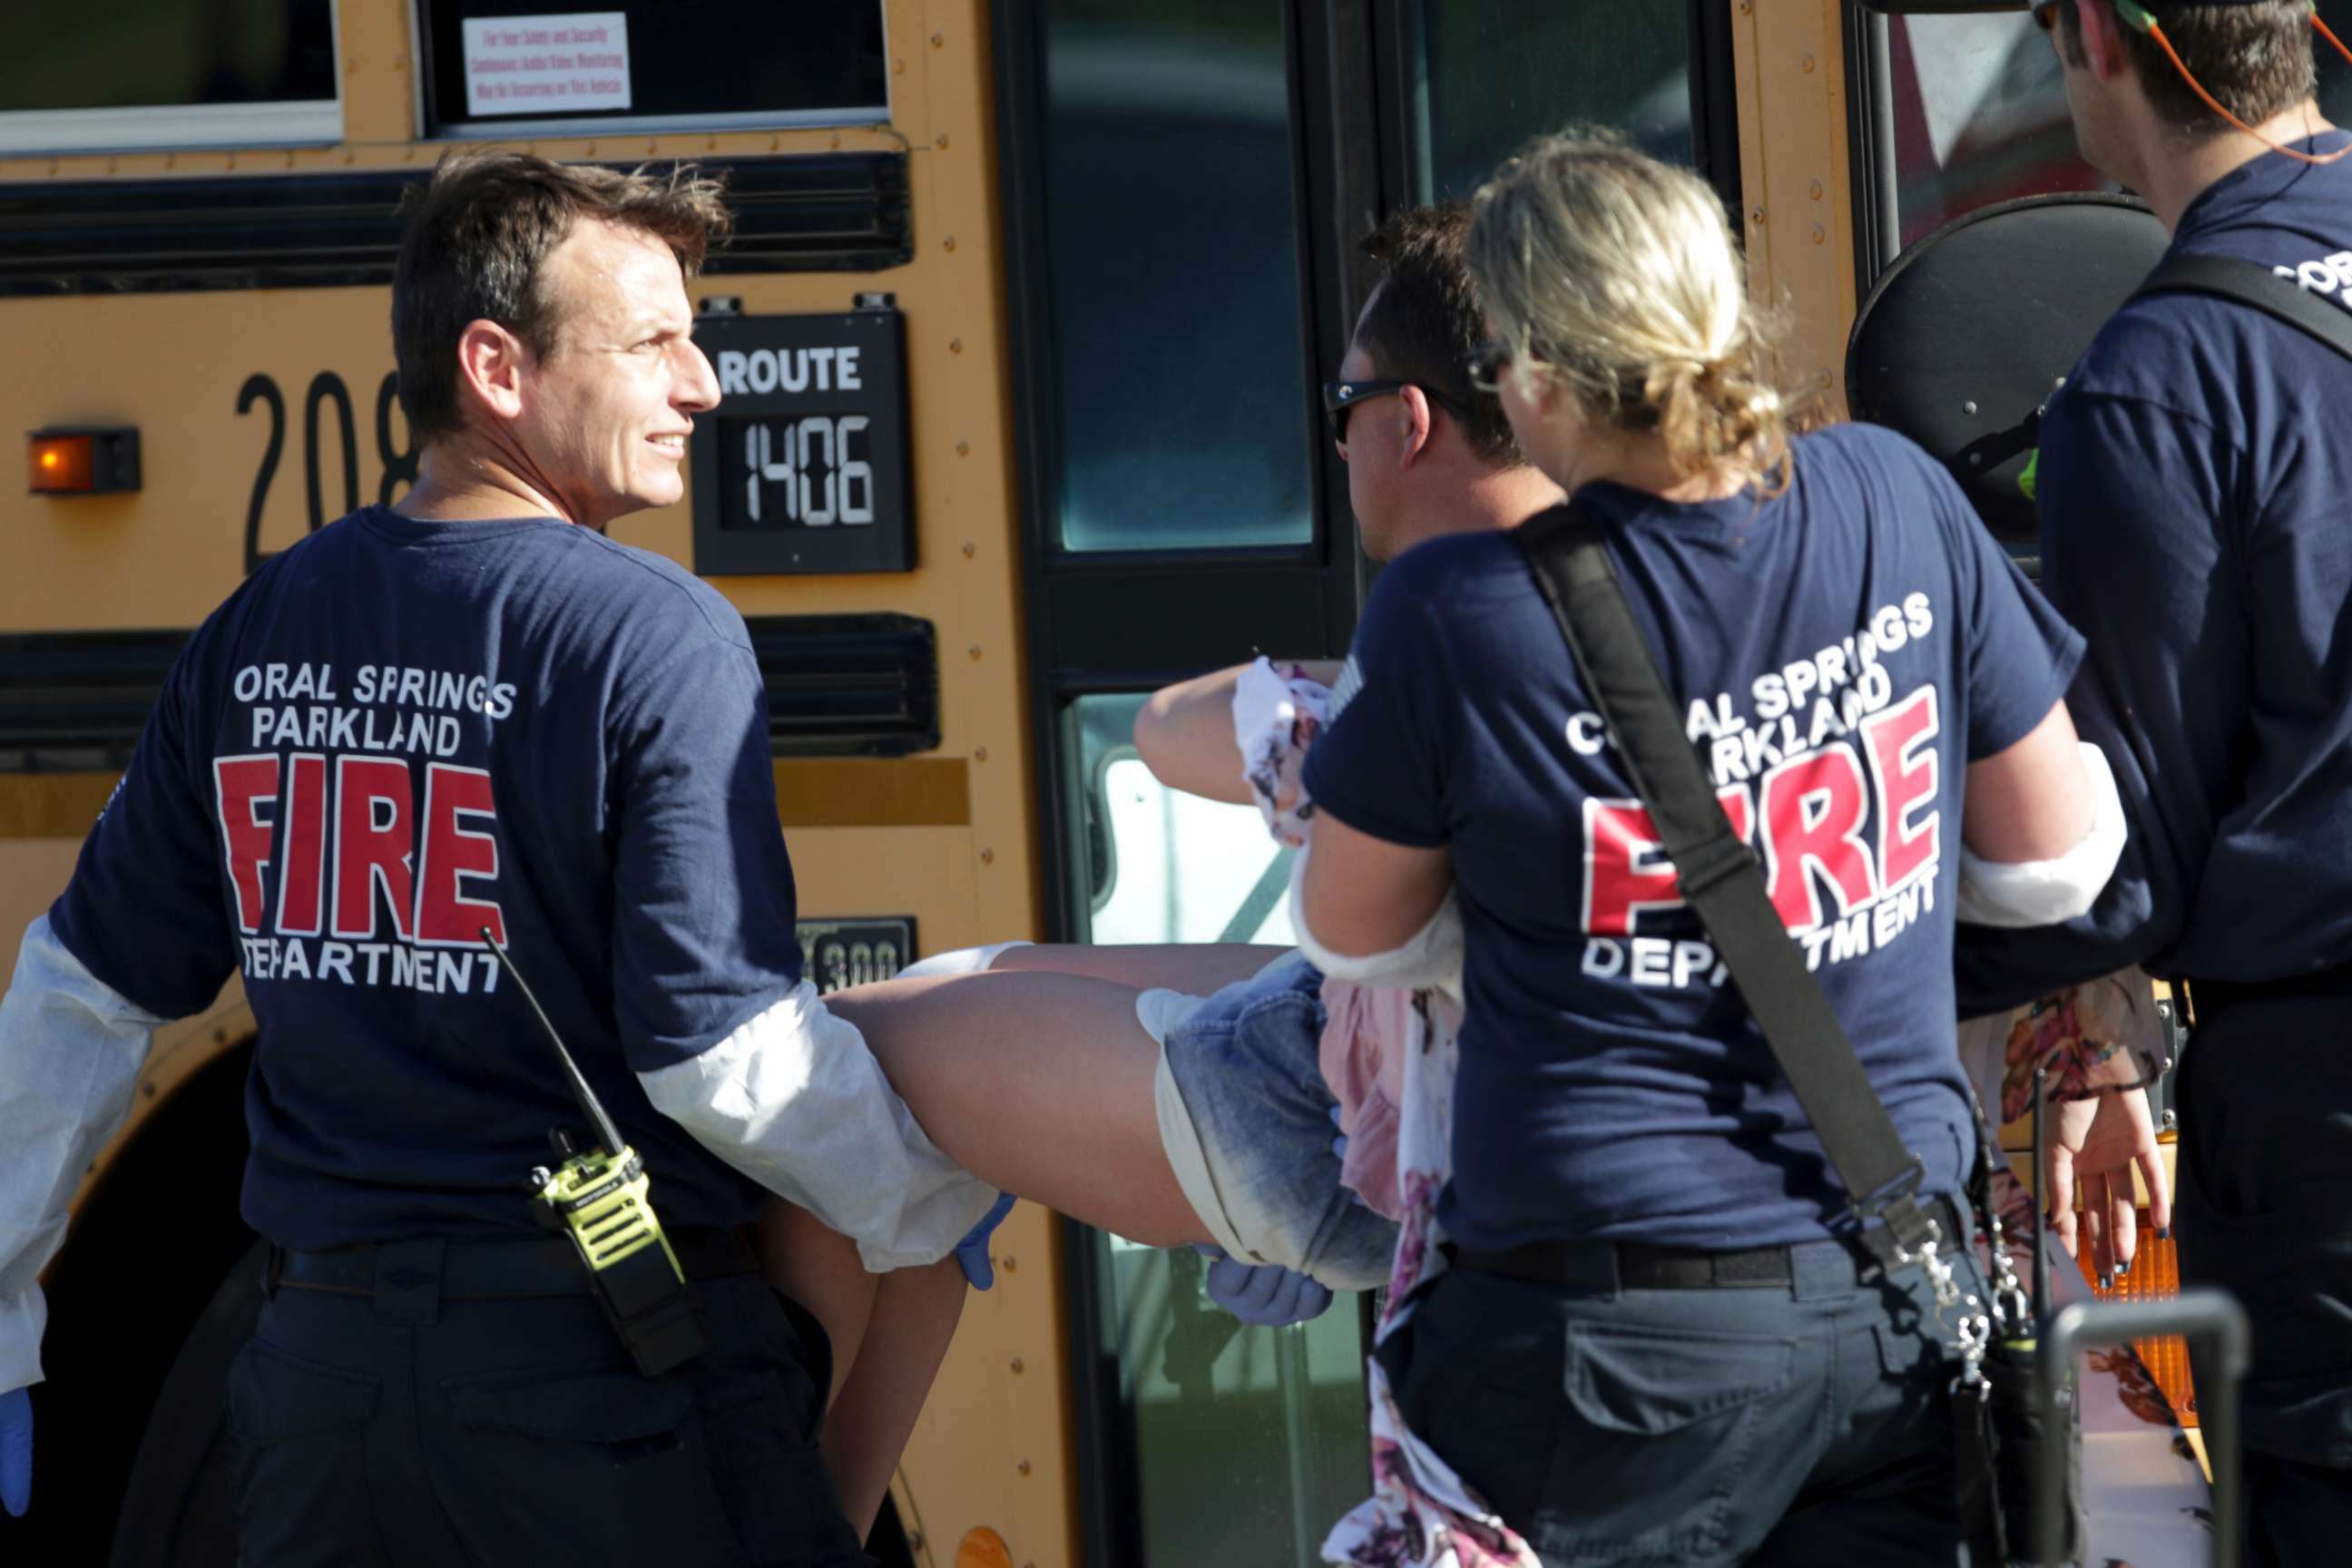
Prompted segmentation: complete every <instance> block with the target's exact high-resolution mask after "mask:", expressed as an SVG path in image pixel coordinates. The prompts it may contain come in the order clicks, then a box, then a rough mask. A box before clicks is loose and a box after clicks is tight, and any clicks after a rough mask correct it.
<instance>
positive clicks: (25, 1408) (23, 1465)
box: [0, 1388, 33, 1519]
mask: <svg viewBox="0 0 2352 1568" xmlns="http://www.w3.org/2000/svg"><path fill="white" fill-rule="evenodd" d="M32 1506H33V1391H32V1390H31V1389H29V1388H12V1389H10V1390H9V1391H8V1392H7V1393H5V1394H0V1507H5V1508H6V1509H7V1510H8V1511H9V1512H10V1513H12V1514H14V1515H15V1516H16V1518H18V1519H22V1518H24V1517H25V1510H26V1509H28V1508H30V1507H32Z"/></svg>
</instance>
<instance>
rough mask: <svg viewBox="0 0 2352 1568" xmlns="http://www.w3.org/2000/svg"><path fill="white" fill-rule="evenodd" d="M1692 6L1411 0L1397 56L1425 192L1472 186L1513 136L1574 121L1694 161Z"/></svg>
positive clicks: (1449, 192)
mask: <svg viewBox="0 0 2352 1568" xmlns="http://www.w3.org/2000/svg"><path fill="white" fill-rule="evenodd" d="M1690 10H1691V7H1690V6H1689V5H1687V4H1685V0H1619V3H1618V4H1615V5H1552V6H1544V7H1529V6H1525V5H1520V4H1519V3H1518V0H1442V3H1441V0H1411V3H1410V4H1408V5H1406V7H1405V15H1406V19H1405V35H1406V36H1405V47H1406V67H1407V70H1408V72H1409V73H1410V74H1409V80H1410V82H1411V92H1412V98H1411V109H1410V112H1411V115H1412V121H1411V123H1412V130H1413V145H1412V156H1413V160H1414V175H1415V181H1416V184H1417V186H1418V188H1419V190H1420V192H1421V193H1422V195H1423V198H1424V199H1428V200H1441V201H1442V200H1446V199H1450V198H1456V197H1465V196H1467V195H1470V194H1471V193H1472V192H1473V191H1475V190H1476V189H1477V187H1478V184H1479V182H1481V181H1483V180H1484V179H1486V176H1487V175H1488V174H1491V173H1493V172H1494V168H1495V165H1496V163H1500V162H1502V160H1503V159H1505V158H1507V157H1508V156H1509V155H1510V154H1511V152H1512V150H1513V149H1514V148H1516V147H1517V145H1518V144H1519V143H1520V142H1524V141H1526V140H1527V139H1528V137H1530V136H1535V135H1538V134H1540V133H1542V132H1547V131H1557V130H1559V128H1560V127H1561V126H1563V125H1566V124H1569V123H1570V122H1572V121H1582V122H1585V123H1590V124H1596V125H1606V126H1611V127H1613V128H1615V129H1616V130H1619V131H1622V132H1624V133H1625V134H1626V136H1627V137H1628V138H1630V139H1631V140H1632V141H1633V144H1634V145H1636V146H1638V147H1640V148H1641V149H1642V150H1643V152H1645V153H1650V154H1652V155H1653V156H1654V157H1659V158H1667V159H1671V160H1673V161H1674V162H1675V163H1690V162H1692V161H1693V153H1692V142H1691V101H1690V48H1691V42H1690Z"/></svg>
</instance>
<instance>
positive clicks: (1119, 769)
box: [1061, 695, 1370, 1568]
mask: <svg viewBox="0 0 2352 1568" xmlns="http://www.w3.org/2000/svg"><path fill="white" fill-rule="evenodd" d="M1142 706H1143V698H1142V697H1141V696H1140V695H1132V696H1129V695H1118V696H1093V697H1081V698H1079V699H1077V700H1076V701H1074V702H1072V703H1070V704H1069V705H1068V707H1067V708H1066V710H1064V714H1063V722H1062V727H1061V742H1062V746H1063V759H1062V763H1063V766H1064V767H1065V768H1066V770H1067V771H1068V773H1069V776H1070V784H1071V787H1070V788H1069V789H1068V791H1067V792H1066V796H1067V798H1069V799H1071V800H1073V801H1076V802H1077V803H1078V805H1077V807H1076V809H1077V812H1078V813H1079V815H1080V816H1081V818H1082V820H1081V821H1080V822H1079V823H1077V824H1074V825H1073V831H1072V833H1071V838H1072V840H1073V841H1074V842H1075V843H1076V845H1077V846H1078V847H1079V848H1078V853H1077V854H1076V855H1075V856H1074V857H1073V866H1072V877H1073V879H1074V881H1075V882H1076V886H1075V887H1074V888H1073V889H1072V892H1073V893H1074V894H1075V895H1076V897H1075V898H1074V900H1073V901H1074V902H1075V903H1076V907H1077V909H1078V910H1079V911H1080V922H1081V923H1080V929H1079V930H1078V931H1076V932H1075V933H1074V934H1075V935H1076V937H1077V938H1078V939H1079V940H1087V941H1093V942H1265V943H1271V944H1275V945H1277V946H1287V945H1289V944H1290V943H1291V942H1293V941H1294V940H1295V938H1294V935H1293V933H1292V931H1291V927H1290V921H1289V913H1288V909H1287V900H1286V899H1285V898H1283V897H1282V894H1283V893H1285V892H1286V891H1287V889H1288V887H1289V877H1288V868H1289V860H1288V854H1287V852H1286V851H1285V852H1282V853H1281V854H1278V855H1277V854H1276V852H1275V851H1274V849H1273V847H1272V846H1271V845H1270V844H1269V843H1268V842H1267V839H1266V837H1265V827H1264V826H1263V825H1262V824H1261V823H1260V822H1259V820H1258V816H1257V813H1256V812H1255V811H1254V810H1252V809H1251V808H1250V807H1248V806H1243V805H1217V804H1214V803H1213V802H1208V801H1202V800H1198V799H1194V798H1192V797H1189V796H1184V795H1178V794H1176V793H1175V792H1172V791H1170V790H1167V789H1164V788H1162V787H1161V786H1160V784H1159V783H1158V781H1157V780H1155V779H1153V778H1152V776H1151V774H1150V770H1148V769H1147V768H1145V767H1144V765H1143V763H1141V762H1140V761H1139V760H1138V759H1137V758H1136V755H1135V749H1134V746H1133V744H1132V743H1131V742H1130V741H1129V736H1130V735H1131V734H1132V733H1133V731H1134V728H1135V716H1136V713H1137V712H1138V710H1140V709H1141V707H1142ZM1076 1237H1077V1240H1076V1245H1079V1246H1083V1247H1086V1248H1087V1250H1088V1252H1089V1254H1090V1262H1089V1266H1088V1267H1087V1268H1086V1269H1085V1270H1084V1273H1085V1275H1086V1276H1087V1278H1091V1279H1093V1280H1095V1281H1096V1284H1097V1290H1098V1292H1099V1296H1100V1300H1099V1302H1098V1304H1097V1310H1096V1317H1095V1321H1096V1322H1097V1325H1098V1330H1097V1331H1098V1332H1099V1334H1100V1335H1101V1340H1102V1343H1103V1346H1104V1348H1105V1350H1106V1351H1108V1352H1109V1353H1111V1354H1112V1355H1114V1356H1116V1358H1117V1362H1118V1420H1119V1422H1120V1423H1121V1424H1122V1426H1124V1428H1125V1430H1124V1431H1123V1432H1122V1433H1121V1434H1120V1436H1119V1438H1118V1443H1119V1445H1120V1446H1121V1447H1126V1446H1128V1445H1131V1448H1130V1449H1129V1451H1131V1452H1132V1453H1133V1454H1134V1456H1135V1468H1134V1472H1133V1475H1132V1477H1131V1479H1130V1482H1129V1484H1130V1485H1131V1486H1132V1488H1133V1490H1132V1492H1131V1493H1128V1494H1126V1495H1123V1496H1122V1497H1121V1498H1120V1499H1119V1500H1118V1507H1117V1508H1116V1510H1115V1511H1116V1512H1117V1513H1118V1516H1119V1517H1118V1523H1117V1526H1116V1528H1117V1529H1118V1531H1123V1532H1124V1534H1123V1535H1122V1536H1121V1538H1120V1540H1119V1542H1118V1556H1117V1557H1116V1558H1115V1560H1116V1561H1118V1562H1121V1563H1136V1564H1138V1565H1139V1568H1170V1565H1181V1564H1187V1563H1208V1562H1222V1561H1226V1560H1229V1559H1230V1558H1231V1556H1232V1550H1233V1546H1232V1543H1233V1542H1237V1541H1254V1542H1274V1543H1276V1544H1274V1545H1272V1546H1270V1547H1267V1548H1266V1549H1265V1551H1264V1552H1263V1553H1262V1554H1261V1556H1260V1557H1259V1558H1257V1559H1253V1560H1254V1561H1255V1560H1262V1561H1265V1562H1286V1563H1312V1562H1315V1561H1316V1560H1317V1555H1318V1553H1317V1547H1318V1543H1319V1542H1321V1541H1322V1539H1323V1535H1324V1532H1325V1531H1327V1530H1328V1528H1329V1526H1330V1522H1331V1521H1333V1520H1334V1519H1337V1518H1339V1515H1341V1514H1342V1513H1345V1512H1346V1511H1347V1510H1349V1508H1351V1507H1353V1506H1354V1505H1355V1503H1356V1502H1357V1501H1358V1500H1359V1499H1360V1497H1361V1495H1362V1492H1363V1478H1364V1472H1365V1468H1366V1466H1367V1465H1368V1464H1369V1463H1370V1451H1369V1448H1368V1446H1367V1438H1366V1436H1365V1428H1364V1417H1363V1410H1364V1406H1363V1384H1362V1366H1363V1356H1364V1343H1363V1334H1362V1324H1361V1320H1360V1314H1359V1313H1358V1311H1357V1310H1355V1309H1356V1301H1355V1299H1353V1298H1348V1297H1343V1298H1341V1300H1339V1302H1338V1303H1337V1304H1336V1305H1334V1306H1333V1307H1332V1308H1331V1309H1330V1310H1328V1311H1327V1312H1325V1313H1324V1314H1323V1315H1322V1316H1321V1317H1319V1318H1317V1319H1315V1320H1313V1321H1309V1322H1307V1323H1302V1324H1297V1325H1295V1326H1293V1327H1290V1328H1284V1329H1270V1328H1245V1327H1244V1326H1243V1325H1242V1324H1241V1323H1240V1322H1239V1321H1236V1320H1235V1319H1234V1318H1233V1317H1232V1316H1231V1315H1230V1314H1228V1313H1226V1312H1225V1311H1223V1310H1222V1309H1220V1308H1219V1307H1217V1306H1216V1305H1215V1304H1214V1303H1213V1302H1212V1301H1211V1300H1209V1299H1208V1297H1207V1295H1206V1294H1205V1292H1204V1291H1203V1289H1202V1268H1203V1265H1202V1258H1200V1256H1199V1255H1198V1254H1196V1253H1194V1252H1192V1251H1191V1250H1189V1249H1184V1248H1179V1249H1177V1250H1175V1251H1172V1252H1168V1251H1161V1250H1160V1249H1158V1248H1154V1247H1138V1246H1135V1245H1134V1244H1132V1243H1130V1242H1128V1241H1126V1240H1124V1239H1122V1238H1120V1237H1114V1236H1110V1235H1108V1234H1106V1233H1104V1232H1101V1231H1097V1230H1087V1231H1080V1232H1076Z"/></svg>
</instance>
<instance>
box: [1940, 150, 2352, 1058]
mask: <svg viewBox="0 0 2352 1568" xmlns="http://www.w3.org/2000/svg"><path fill="white" fill-rule="evenodd" d="M2346 140H2347V138H2346V137H2345V135H2344V134H2342V133H2341V132H2336V133H2331V134H2328V135H2326V136H2321V137H2317V138H2315V139H2313V140H2311V141H2309V142H2303V143H2300V145H2301V146H2302V147H2304V148H2305V149H2306V150H2309V151H2315V152H2326V151H2328V150H2331V149H2333V148H2336V147H2341V146H2342V145H2344V143H2345V142H2346ZM2183 252H2186V253H2191V254H2195V255H2200V256H2227V257H2235V258H2239V259H2241V260H2247V261H2255V262H2259V263H2261V264H2262V265H2263V266H2264V267H2267V268H2272V269H2273V271H2275V272H2278V273H2281V274H2284V275H2286V276H2289V277H2292V278H2294V279H2296V280H2297V281H2298V282H2300V283H2301V284H2302V285H2303V287H2304V288H2305V289H2308V290H2310V291H2311V292H2313V293H2315V294H2318V295H2321V296H2322V297H2324V298H2326V299H2330V300H2334V301H2335V302H2336V303H2338V304H2342V305H2345V306H2347V308H2352V161H2347V162H2346V163H2334V164H2328V165H2325V166H2321V167H2316V168H2315V167H2313V166H2311V165H2309V164H2305V163H2297V162H2295V161H2294V160H2293V159H2289V158H2280V157H2274V156H2270V155H2267V154H2266V155H2264V156H2263V157H2259V158H2256V159H2255V160H2254V161H2253V162H2252V163H2247V164H2244V165H2242V167H2240V168H2238V169H2236V170H2234V171H2232V172H2231V173H2230V174H2225V175H2223V176H2222V177H2221V179H2220V180H2217V181H2216V182H2214V184H2212V185H2210V187H2208V188H2207V189H2206V190H2205V191H2204V192H2203V193H2202V194H2201V195H2199V196H2198V197H2197V199H2196V200H2195V201H2193V202H2191V203H2190V204H2189V208H2188V210H2187V211H2186V212H2185V213H2183V214H2182V215H2181V219H2180V224H2179V228H2178V229H2177V230H2176V231H2175V233H2174V236H2173V242H2172V247H2171V250H2170V251H2168V255H2171V254H2179V253H2183ZM2347 407H2352V360H2347V359H2346V358H2345V357H2344V356H2343V355H2341V354H2338V353H2336V352H2335V351H2334V350H2332V349H2330V348H2328V347H2326V345H2325V344H2323V343H2320V342H2317V341H2315V339H2313V338H2311V337H2309V336H2307V335H2306V334H2305V333H2303V332H2301V331H2297V330H2295V329H2294V328H2293V327H2289V326H2287V325H2286V324H2284V322H2281V321H2275V320H2273V319H2272V318H2271V317H2269V316H2267V315H2264V314H2263V313H2262V312H2260V311H2258V310H2252V309H2251V308H2249V307H2247V306H2244V305H2239V304H2234V303H2231V301H2228V300H2220V299H2215V298H2211V297H2210V296H2206V295H2201V294H2164V295H2159V296H2156V297H2153V298H2150V299H2147V300H2139V301H2137V302H2135V303H2133V304H2130V305H2126V307H2125V308H2124V309H2123V310H2121V311H2119V312H2117V313H2116V316H2115V317H2114V318H2113V319H2112V320H2110V321H2108V322H2107V324H2106V325H2105V327H2103V328H2102V329H2100V331H2099V334H2098V336H2097V337H2096V338H2095V339H2094V340H2092V342H2091V346H2090V348H2089V349H2088V350H2086V351H2085V352H2084V355H2083V358H2082V361H2081V363H2078V364H2076V365H2075V367H2074V370H2073V372H2072V373H2070V374H2068V376H2067V378H2066V384H2065V387H2064V389H2063V391H2061V392H2060V393H2059V394H2058V395H2057V396H2055V397H2054V398H2053V399H2052V400H2051V404H2050V406H2049V409H2048V411H2047V414H2046V416H2045V417H2044V419H2043V423H2042V437H2041V440H2042V452H2041V457H2040V459H2039V462H2038V465H2037V469H2038V471H2037V478H2038V487H2037V496H2038V498H2039V500H2038V510H2039V511H2040V513H2041V520H2042V587H2043V590H2044V591H2045V592H2047V593H2048V594H2049V595H2050V600H2051V603H2053V605H2057V606H2058V608H2059V609H2060V610H2061V611H2063V613H2064V614H2065V616H2066V617H2067V619H2068V620H2070V621H2072V622H2073V623H2074V625H2075V626H2077V627H2079V628H2080V629H2081V630H2082V632H2083V634H2084V637H2086V638H2087V639H2088V641H2089V644H2090V651H2089V656H2088V658H2087V660H2086V662H2085V663H2084V668H2083V674H2082V678H2081V679H2079V680H2078V681H2077V682H2076V683H2075V687H2074V691H2073V692H2072V693H2071V694H2070V702H2069V706H2070V707H2071V708H2072V709H2073V710H2074V715H2075V720H2076V722H2077V724H2078V725H2079V726H2080V727H2081V729H2082V731H2083V733H2084V737H2085V738H2086V739H2090V740H2094V741H2096V742H2098V743H2099V745H2100V746H2101V748H2102V749H2103V750H2104V751H2105V752H2106V754H2107V758H2108V760H2109V762H2111V763H2113V764H2114V766H2115V772H2116V784H2117V786H2118V787H2119V788H2120V789H2121V791H2122V793H2123V796H2124V805H2125V810H2126V816H2128V817H2129V819H2130V822H2131V828H2132V834H2131V842H2130V844H2129V846H2128V847H2126V851H2125V858H2124V861H2123V864H2122V866H2121V867H2120V868H2118V870H2117V873H2116V879H2115V880H2114V881H2113V882H2112V883H2111V884H2110V885H2109V886H2108V889H2107V890H2106V892H2105V894H2104V895H2103V896H2102V897H2101V899H2100V901H2099V904H2098V907H2097V908H2095V910H2092V912H2091V913H2090V915H2088V916H2086V917H2084V919H2083V920H2081V921H2075V922H2074V923H2073V924H2071V925H2069V926H2067V927H2065V928H2063V930H2061V931H2014V932H2002V931H1979V930H1977V929H1974V928H1971V929H1970V930H1969V931H1968V932H1967V933H1965V935H1964V937H1963V939H1962V942H1961V944H1960V984H1961V999H1962V1001H1963V1003H1964V1004H1966V1005H1969V1008H1970V1010H1971V1011H1976V1012H1989V1011H1992V1010H1994V1009H1995V1008H1997V1007H2001V1006H2007V1005H2011V1004H2013V1003H2017V1002H2021V1001H2024V1000H2027V999H2030V998H2031V997H2032V996H2033V995H2035V994H2039V993H2041V992H2043V991H2047V990H2049V989H2051V988H2052V987H2053V986H2054V985H2056V984H2062V983H2064V982H2069V981H2074V980H2081V979H2084V978H2086V977H2088V976H2091V975H2095V974H2101V973H2108V972H2110V971H2113V970H2116V969H2119V968H2121V967H2123V966H2124V965H2125V964H2127V963H2143V964H2145V965H2146V966H2147V967H2148V968H2149V969H2150V970H2152V971H2153V972H2155V973H2158V974H2165V975H2188V976H2191V977H2203V978H2205V979H2210V980H2238V981H2255V980H2275V979H2282V978H2285V977H2288V976H2292V975H2296V974H2302V973H2308V972H2310V971H2312V970H2315V969H2324V968H2327V967H2329V966H2331V965H2334V964H2339V963H2345V962H2347V961H2352V833H2347V831H2346V814H2347V803H2352V637H2346V636H2345V635H2344V632H2345V613H2346V605H2347V604H2352V425H2347V420H2346V409H2347Z"/></svg>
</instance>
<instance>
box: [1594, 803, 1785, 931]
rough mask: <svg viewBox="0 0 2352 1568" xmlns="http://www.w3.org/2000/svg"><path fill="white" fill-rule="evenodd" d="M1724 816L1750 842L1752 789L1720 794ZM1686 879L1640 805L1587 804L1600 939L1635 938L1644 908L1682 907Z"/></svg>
mask: <svg viewBox="0 0 2352 1568" xmlns="http://www.w3.org/2000/svg"><path fill="white" fill-rule="evenodd" d="M1716 799H1717V800H1718V801H1720V802H1722V803H1723V814H1724V816H1727V817H1729V818H1730V819H1731V831H1732V832H1733V833H1734V834H1736V835H1738V837H1739V838H1740V839H1741V840H1742V841H1743V842H1744V841H1746V839H1747V837H1748V828H1749V823H1750V812H1749V808H1748V786H1747V785H1745V784H1734V785H1732V786H1731V787H1730V788H1728V789H1725V790H1719V791H1717V794H1716ZM1680 887H1681V879H1679V878H1678V877H1677V876H1676V875H1675V868H1674V866H1673V864H1672V863H1671V862H1670V861H1668V860H1667V859H1666V858H1665V856H1664V844H1663V842H1662V841H1661V840H1660V839H1659V837H1658V829H1657V825H1656V824H1655V823H1654V822H1653V821H1652V820H1651V819H1650V814H1649V812H1648V810H1647V809H1646V808H1644V807H1643V805H1641V803H1640V802H1638V801H1631V800H1601V799H1597V798H1590V797H1588V798H1587V799H1586V801H1585V803H1584V929H1585V930H1586V931H1590V932H1591V933H1592V934H1593V935H1595V936H1627V935H1630V934H1632V932H1633V922H1634V920H1635V918H1636V917H1637V916H1638V915H1639V914H1640V913H1641V912H1642V911H1643V910H1672V909H1679V908H1680V907H1681V906H1682V901H1683V900H1682V893H1681V891H1680Z"/></svg>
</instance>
